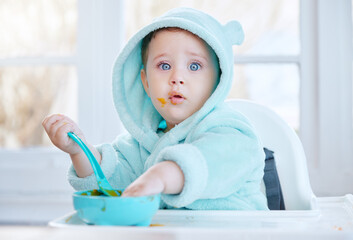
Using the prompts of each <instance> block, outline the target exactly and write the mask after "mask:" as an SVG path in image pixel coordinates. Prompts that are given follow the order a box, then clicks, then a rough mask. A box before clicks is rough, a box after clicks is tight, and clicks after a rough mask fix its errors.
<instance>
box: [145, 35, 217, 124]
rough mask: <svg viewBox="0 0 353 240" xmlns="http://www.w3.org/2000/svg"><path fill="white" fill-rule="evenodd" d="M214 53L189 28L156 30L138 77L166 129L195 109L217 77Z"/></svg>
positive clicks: (205, 97) (213, 87) (215, 82)
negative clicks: (143, 68)
mask: <svg viewBox="0 0 353 240" xmlns="http://www.w3.org/2000/svg"><path fill="white" fill-rule="evenodd" d="M217 66H218V65H217V63H216V57H215V56H214V53H213V52H212V51H211V50H210V49H209V48H208V47H207V45H206V44H205V43H204V42H203V41H202V40H201V39H199V38H198V37H196V36H195V35H193V34H191V33H190V32H187V31H184V30H180V31H168V30H161V31H159V32H158V33H157V34H156V35H155V36H154V38H152V40H151V42H150V44H149V46H148V57H147V62H146V66H145V69H146V70H141V80H142V83H143V85H144V88H145V90H146V93H147V94H148V96H149V97H150V98H151V100H152V103H153V105H154V107H155V108H156V109H157V111H158V112H159V113H160V114H161V115H162V117H163V118H164V119H165V120H166V122H167V126H168V128H167V130H170V129H171V128H173V127H174V126H175V124H179V123H180V122H182V121H183V120H185V119H186V118H188V117H190V116H191V115H192V114H193V113H195V112H196V111H198V110H199V109H200V108H201V107H202V106H203V104H204V103H205V102H206V100H207V99H208V98H209V97H210V96H211V94H212V92H213V90H214V89H215V87H216V84H217V79H218V71H217V69H218V68H217Z"/></svg>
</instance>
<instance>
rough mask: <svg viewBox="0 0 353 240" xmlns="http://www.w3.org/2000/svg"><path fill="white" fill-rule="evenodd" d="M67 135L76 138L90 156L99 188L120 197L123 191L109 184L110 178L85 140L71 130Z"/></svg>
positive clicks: (106, 193) (105, 192) (108, 194)
mask: <svg viewBox="0 0 353 240" xmlns="http://www.w3.org/2000/svg"><path fill="white" fill-rule="evenodd" d="M67 135H69V137H70V138H71V139H72V140H74V141H75V142H76V143H77V144H78V145H79V146H80V148H82V150H83V152H84V153H85V154H86V156H87V157H88V160H89V162H90V163H91V165H92V168H93V172H94V175H96V178H97V183H98V187H99V189H100V190H101V191H102V192H103V193H104V194H105V195H107V196H112V197H119V196H120V195H121V192H119V191H115V190H114V189H113V188H112V186H111V185H110V184H109V182H108V180H107V179H106V178H105V176H104V174H103V171H102V169H101V167H100V165H99V163H98V162H97V160H96V158H95V157H94V155H93V154H92V152H91V150H89V148H88V147H87V146H86V144H84V142H82V140H81V139H80V138H79V137H78V136H77V135H76V134H75V133H73V132H69V133H67Z"/></svg>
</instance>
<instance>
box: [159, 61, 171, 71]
mask: <svg viewBox="0 0 353 240" xmlns="http://www.w3.org/2000/svg"><path fill="white" fill-rule="evenodd" d="M159 68H160V69H162V70H169V69H170V65H169V64H168V63H161V64H160V65H159Z"/></svg>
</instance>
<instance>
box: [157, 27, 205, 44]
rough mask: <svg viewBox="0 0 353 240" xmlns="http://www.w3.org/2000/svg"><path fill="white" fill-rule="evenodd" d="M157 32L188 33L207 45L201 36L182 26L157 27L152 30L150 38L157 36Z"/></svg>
mask: <svg viewBox="0 0 353 240" xmlns="http://www.w3.org/2000/svg"><path fill="white" fill-rule="evenodd" d="M159 33H164V34H175V33H184V34H187V35H189V36H190V37H193V38H195V39H198V40H201V41H202V42H203V43H205V44H206V45H208V44H207V43H206V42H205V41H204V40H203V39H202V38H200V37H199V36H197V35H196V34H194V33H192V32H190V31H188V30H185V29H182V28H178V27H166V28H160V29H157V30H155V31H154V32H153V35H152V39H154V38H155V37H156V36H157V34H159Z"/></svg>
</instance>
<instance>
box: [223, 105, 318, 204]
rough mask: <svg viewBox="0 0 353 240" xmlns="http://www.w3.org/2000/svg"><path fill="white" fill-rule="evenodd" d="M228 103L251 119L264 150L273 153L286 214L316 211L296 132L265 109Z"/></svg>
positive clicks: (259, 106) (303, 156) (304, 158)
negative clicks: (290, 211)
mask: <svg viewBox="0 0 353 240" xmlns="http://www.w3.org/2000/svg"><path fill="white" fill-rule="evenodd" d="M226 102H227V103H228V104H229V105H230V106H231V107H232V108H233V109H235V110H237V111H238V112H240V113H242V114H243V115H245V116H246V117H247V118H248V119H249V121H250V122H251V124H252V125H253V126H254V128H255V130H256V132H257V133H258V134H259V136H260V138H261V140H262V142H263V146H264V147H266V148H268V149H270V150H272V151H273V152H274V157H275V161H276V165H277V172H278V176H279V180H280V183H281V187H282V193H283V199H284V204H285V207H286V210H311V209H313V208H315V199H316V198H315V195H314V194H313V192H312V189H311V186H310V181H309V174H308V169H307V162H306V157H305V153H304V150H303V146H302V144H301V141H300V140H299V138H298V136H297V134H296V133H295V131H294V130H293V129H292V128H291V127H290V126H289V125H288V124H287V123H286V122H285V121H284V120H283V119H282V118H281V117H280V116H279V115H278V114H277V113H275V112H274V111H272V110H271V109H269V108H268V107H266V106H263V105H260V104H257V103H254V102H251V101H247V100H238V99H229V100H227V101H226Z"/></svg>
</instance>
